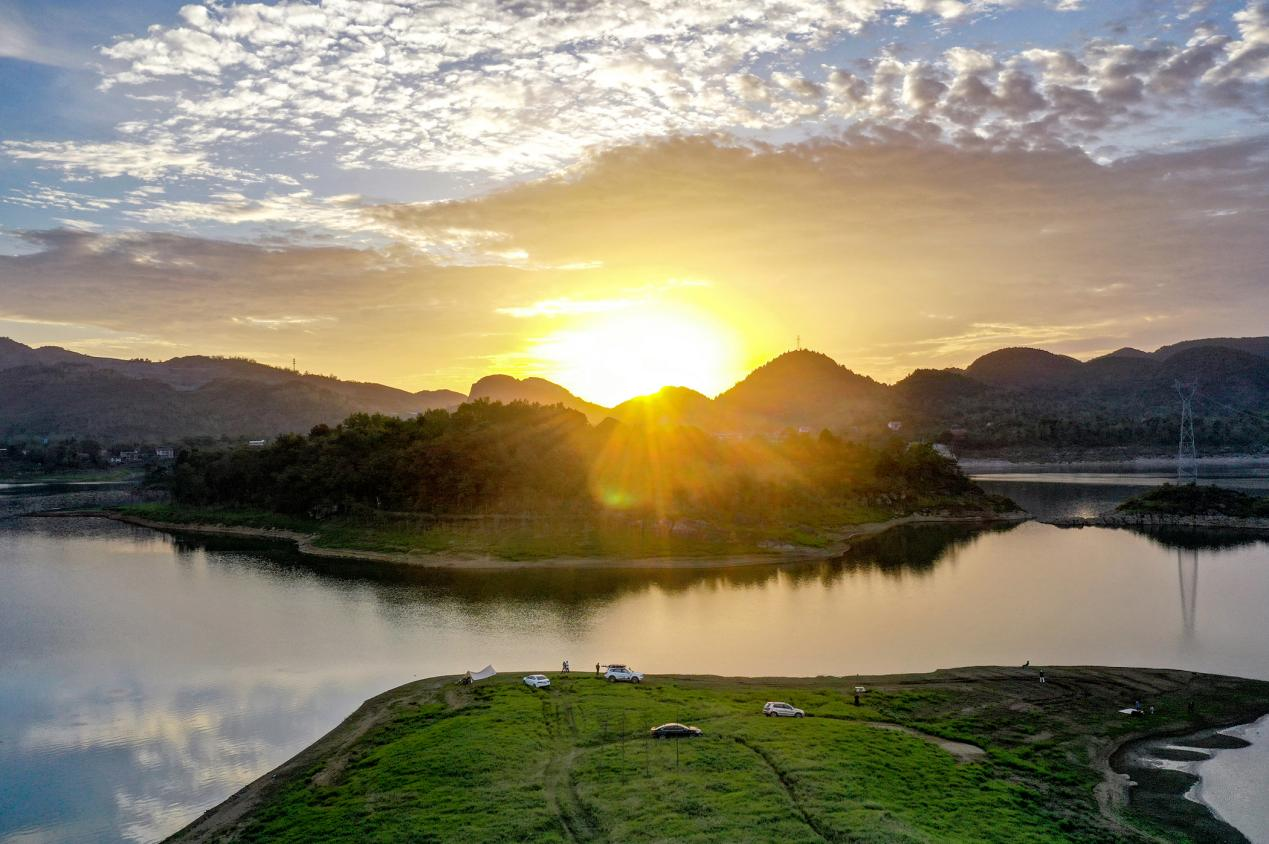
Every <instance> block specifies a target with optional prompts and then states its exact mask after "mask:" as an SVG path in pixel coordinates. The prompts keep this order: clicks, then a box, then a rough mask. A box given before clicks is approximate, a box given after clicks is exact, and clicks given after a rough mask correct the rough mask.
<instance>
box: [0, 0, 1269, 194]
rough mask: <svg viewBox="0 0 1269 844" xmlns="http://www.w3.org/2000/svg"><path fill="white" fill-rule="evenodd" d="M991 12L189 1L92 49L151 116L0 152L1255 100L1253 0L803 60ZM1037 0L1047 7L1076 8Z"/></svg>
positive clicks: (1258, 85) (230, 153)
mask: <svg viewBox="0 0 1269 844" xmlns="http://www.w3.org/2000/svg"><path fill="white" fill-rule="evenodd" d="M1013 5H1015V4H1014V3H1013V2H1012V0H1008V2H1006V0H999V2H997V0H979V2H974V3H963V2H955V0H939V1H938V2H931V0H794V1H793V2H789V3H781V4H778V5H767V6H761V7H755V6H754V5H753V4H751V3H749V2H747V0H722V1H721V2H717V3H711V4H706V5H701V4H694V5H690V7H685V6H684V5H683V4H681V3H677V2H669V0H594V2H587V3H555V2H541V3H537V2H534V3H501V4H489V3H483V2H476V0H459V2H454V3H445V4H421V3H418V4H416V3H412V2H411V3H400V4H365V3H359V2H353V0H323V2H316V3H302V2H281V3H277V4H273V5H266V4H263V3H226V4H208V5H189V6H185V7H183V8H182V10H181V12H180V22H179V23H177V24H175V25H168V26H163V25H156V26H152V27H150V28H149V29H148V30H147V31H146V32H145V33H144V34H142V35H139V36H135V37H131V36H130V37H125V38H121V39H119V40H116V41H115V42H113V43H111V44H109V45H107V46H105V47H104V48H103V49H102V58H103V62H104V70H103V77H102V80H103V81H102V84H103V86H104V87H106V88H109V89H113V90H117V91H126V92H128V94H129V96H132V97H136V98H140V99H142V100H144V101H145V102H146V103H147V104H148V105H149V106H150V107H151V109H150V110H149V111H147V112H143V116H142V117H141V118H139V119H137V120H133V121H129V122H127V123H125V124H122V125H121V131H122V133H123V134H125V135H127V137H126V138H123V139H120V140H116V141H109V142H91V143H83V142H66V141H26V142H22V143H16V142H9V144H7V145H6V148H5V151H6V153H7V154H8V155H9V156H10V157H13V158H18V159H21V160H28V161H36V162H43V163H45V164H46V165H47V166H50V167H56V168H60V169H62V170H63V171H64V172H66V173H68V174H70V175H76V176H87V175H98V176H117V175H131V176H134V177H136V178H140V179H143V180H147V181H154V180H157V179H160V178H163V177H168V176H172V175H175V174H182V175H185V176H192V177H198V178H220V179H224V180H225V181H229V182H232V181H235V180H236V181H244V180H249V179H252V178H254V179H256V180H261V179H267V178H269V176H267V175H264V174H257V173H256V171H255V168H253V167H250V166H247V165H245V164H243V163H242V162H243V161H245V160H251V158H252V156H253V155H258V154H262V153H273V152H276V151H277V150H278V149H280V148H281V149H286V150H288V151H289V152H290V154H293V155H300V156H304V157H305V158H320V159H322V160H324V161H330V162H333V163H335V164H336V165H337V166H338V167H341V168H344V169H350V170H359V169H367V168H376V169H384V168H391V169H402V170H418V171H430V172H438V173H446V174H450V175H454V174H468V175H470V176H472V177H473V178H474V179H475V180H476V181H475V183H476V184H479V185H484V186H488V185H490V184H492V183H494V182H496V181H497V180H503V179H508V178H512V177H516V178H519V177H524V176H536V175H541V174H544V173H547V172H550V171H552V170H556V169H559V168H566V167H569V166H572V165H573V164H575V163H576V162H577V161H578V160H579V159H581V158H583V157H584V156H585V155H587V154H589V153H590V152H591V151H594V150H596V149H606V148H611V147H617V146H624V145H628V144H631V143H638V142H642V141H644V140H647V139H651V138H657V137H665V136H673V135H681V134H703V133H710V132H729V131H736V130H740V129H743V130H747V131H751V132H757V133H764V132H765V133H770V132H775V131H782V130H787V129H789V128H793V127H802V128H810V129H812V130H814V131H818V132H833V131H837V130H840V129H843V128H846V127H850V128H851V131H855V132H860V131H864V132H867V131H872V132H873V133H874V134H876V135H879V136H880V135H884V134H885V133H886V132H890V131H895V130H899V131H904V132H909V133H912V132H918V131H919V132H920V133H921V134H922V135H923V136H925V137H938V138H941V139H943V140H945V141H948V142H952V143H959V144H963V145H973V144H981V143H1009V144H1015V145H1018V144H1021V145H1027V146H1033V147H1043V146H1069V145H1080V146H1083V147H1085V148H1086V149H1095V148H1098V147H1101V146H1104V145H1105V143H1106V141H1107V133H1112V132H1114V131H1117V130H1120V129H1123V130H1128V129H1132V128H1135V127H1140V126H1144V125H1153V123H1154V122H1158V121H1163V120H1166V119H1169V118H1171V117H1172V116H1174V115H1175V113H1176V108H1177V107H1179V106H1183V105H1184V106H1187V107H1192V108H1239V109H1250V110H1253V112H1255V111H1256V110H1258V109H1262V108H1263V107H1264V105H1265V103H1266V101H1267V100H1269V95H1266V82H1265V79H1266V76H1269V71H1267V70H1266V50H1269V45H1267V41H1266V39H1267V36H1266V32H1267V31H1269V27H1267V26H1266V20H1269V12H1266V7H1265V3H1264V2H1258V0H1252V2H1251V3H1249V4H1248V5H1247V6H1246V7H1244V8H1242V9H1240V10H1238V11H1236V13H1234V14H1232V15H1231V16H1229V17H1228V18H1227V19H1226V20H1225V21H1222V22H1220V24H1221V25H1220V26H1219V27H1216V28H1213V26H1212V25H1210V24H1209V23H1206V22H1202V21H1199V20H1198V19H1197V18H1193V19H1190V18H1186V17H1182V18H1179V19H1178V20H1177V21H1175V22H1174V28H1175V31H1177V32H1179V33H1182V36H1183V40H1182V41H1179V42H1170V41H1162V40H1154V41H1150V42H1149V43H1144V44H1121V43H1115V42H1113V41H1106V40H1094V41H1092V42H1090V43H1088V44H1087V45H1086V46H1085V47H1084V49H1082V50H1081V51H1078V52H1077V53H1072V52H1069V51H1062V50H1059V49H1053V48H1046V47H1036V48H1031V49H1027V50H1023V51H1008V50H997V51H996V52H985V51H983V50H975V49H969V48H966V47H964V46H957V47H953V48H950V49H948V50H947V51H946V52H945V53H944V54H943V55H942V56H932V57H930V59H928V60H925V61H920V62H903V61H900V60H898V59H896V58H895V57H894V56H893V55H891V54H890V51H888V50H887V49H883V50H882V51H881V53H880V54H879V55H876V56H874V57H873V58H872V59H871V60H869V61H866V62H864V63H863V66H861V67H853V68H851V69H847V68H840V67H834V66H832V64H831V63H829V62H824V61H821V60H820V57H827V56H830V55H833V54H834V53H835V52H839V51H840V49H841V48H842V47H846V46H849V47H851V48H852V49H854V48H855V43H854V42H855V40H856V39H858V38H860V37H861V35H862V34H863V33H864V30H865V28H866V27H867V26H868V25H869V24H873V23H877V22H880V21H884V20H888V19H896V20H897V17H899V16H903V17H906V16H911V15H918V16H924V17H925V19H926V20H927V21H935V22H939V23H944V24H950V23H952V22H956V21H961V20H963V19H967V18H973V17H974V16H977V15H984V14H992V13H997V12H999V11H1000V10H1001V9H1007V8H1008V7H1011V6H1013ZM1048 6H1049V8H1050V9H1053V10H1054V11H1052V12H1051V14H1064V13H1069V12H1071V11H1073V10H1074V9H1076V8H1077V6H1078V4H1076V3H1071V2H1057V3H1053V2H1050V3H1048ZM1235 32H1236V33H1237V34H1236V35H1234V34H1233V33H1235ZM596 33H602V34H603V37H595V34H596ZM12 37H16V36H12ZM12 37H11V39H12ZM902 46H903V45H901V44H900V45H896V50H900V51H901V50H902ZM222 161H237V162H239V163H238V164H237V165H235V166H228V165H226V164H221V163H218V162H222ZM159 204H161V203H159ZM191 210H192V209H190V208H189V207H186V208H184V209H180V208H173V209H169V210H167V211H155V213H154V216H155V217H156V218H162V217H163V216H164V215H165V214H166V215H167V216H169V217H170V216H173V215H176V214H179V213H181V212H182V211H184V213H187V214H188V213H189V212H190V211H191Z"/></svg>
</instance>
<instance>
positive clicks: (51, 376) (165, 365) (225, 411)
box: [0, 337, 467, 442]
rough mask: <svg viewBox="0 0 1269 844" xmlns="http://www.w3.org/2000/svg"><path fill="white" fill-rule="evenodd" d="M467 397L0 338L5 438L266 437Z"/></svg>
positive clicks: (0, 428)
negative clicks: (95, 352)
mask: <svg viewBox="0 0 1269 844" xmlns="http://www.w3.org/2000/svg"><path fill="white" fill-rule="evenodd" d="M466 399H467V397H466V396H464V395H463V394H462V393H457V392H454V391H452V390H425V391H421V392H419V393H410V392H407V391H406V390H399V389H397V388H395V387H388V386H384V385H383V384H371V383H364V382H360V381H343V380H340V379H338V378H334V377H331V376H325V375H312V374H307V373H299V372H295V371H294V370H290V369H281V368H278V367H274V366H268V365H265V364H262V363H257V362H255V361H252V360H246V359H242V358H217V357H207V356H204V355H194V356H190V357H179V358H172V359H171V360H167V361H158V362H156V361H148V360H118V359H115V358H105V357H95V356H92V355H84V354H79V353H78V352H72V351H68V350H66V349H62V348H58V347H56V346H42V347H40V348H35V349H33V348H31V347H29V346H26V345H23V344H22V343H18V342H16V341H14V340H11V339H9V338H7V337H4V338H0V434H3V435H5V436H7V437H21V436H53V437H56V436H93V437H97V438H100V439H116V440H120V441H126V440H143V441H150V442H157V441H161V440H166V439H177V438H180V437H184V436H221V435H231V436H247V437H268V436H274V435H276V434H278V433H282V432H285V431H306V430H308V429H309V428H311V427H312V426H313V425H315V424H317V423H319V422H325V423H327V424H330V423H334V422H338V421H340V420H341V419H344V418H346V417H347V416H348V415H349V414H350V413H356V412H358V411H365V412H373V413H389V414H394V415H408V414H413V413H421V412H423V411H426V410H430V409H432V408H445V407H457V406H458V405H459V404H462V403H463V402H464V401H466Z"/></svg>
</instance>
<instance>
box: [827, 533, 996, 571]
mask: <svg viewBox="0 0 1269 844" xmlns="http://www.w3.org/2000/svg"><path fill="white" fill-rule="evenodd" d="M1015 527H1017V525H1016V524H1012V523H1004V524H1000V525H991V526H989V527H986V528H981V527H971V526H969V525H908V526H905V527H900V528H896V529H895V530H889V531H886V532H885V533H881V534H878V535H876V536H870V537H868V538H866V539H862V540H860V541H858V542H856V543H855V544H853V545H852V546H851V547H850V548H849V549H848V550H847V552H846V554H845V556H844V557H843V559H842V561H841V563H840V570H841V571H844V572H860V571H868V570H874V571H878V572H881V573H882V574H885V575H888V576H890V577H895V578H902V577H904V576H906V575H916V576H928V575H930V574H932V573H933V572H934V568H935V566H936V565H941V564H954V563H955V561H956V558H957V556H958V555H959V552H960V551H962V550H963V549H965V548H968V547H970V546H971V545H973V544H974V543H975V542H977V541H978V540H979V538H980V537H982V536H984V535H987V534H990V533H1005V532H1007V531H1010V530H1013V529H1014V528H1015Z"/></svg>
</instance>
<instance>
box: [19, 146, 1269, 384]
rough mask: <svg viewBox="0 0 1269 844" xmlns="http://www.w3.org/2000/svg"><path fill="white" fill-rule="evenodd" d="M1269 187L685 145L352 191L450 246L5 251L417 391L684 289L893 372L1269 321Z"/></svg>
mask: <svg viewBox="0 0 1269 844" xmlns="http://www.w3.org/2000/svg"><path fill="white" fill-rule="evenodd" d="M1267 197H1269V139H1260V140H1254V141H1247V142H1241V143H1229V144H1221V145H1208V146H1199V147H1194V148H1190V149H1184V150H1178V151H1175V152H1169V153H1153V154H1144V155H1137V156H1132V157H1127V158H1124V159H1121V160H1119V161H1116V162H1114V163H1110V164H1104V163H1098V162H1096V161H1094V160H1093V159H1091V158H1090V157H1089V156H1087V155H1086V154H1084V153H1083V152H1081V151H1080V150H1078V149H1070V148H1053V149H1044V150H1027V149H1022V148H1012V149H1007V148H1002V149H996V148H991V147H983V148H977V149H964V148H959V147H956V146H954V145H950V144H947V143H940V142H931V141H928V140H923V139H922V138H921V137H920V136H919V135H916V134H904V133H894V134H893V135H892V136H891V137H890V138H888V139H887V140H886V141H884V142H883V141H879V140H877V139H875V138H866V137H865V138H851V139H844V140H841V141H825V140H819V141H812V142H806V143H802V144H793V145H785V146H771V145H764V144H757V143H741V142H739V141H736V140H734V139H729V138H726V137H703V138H700V137H698V138H680V139H675V140H670V141H663V142H658V143H651V144H641V145H634V146H629V147H624V148H620V149H615V150H610V151H607V152H605V153H603V154H597V155H595V156H592V157H591V158H589V159H588V160H587V161H586V163H585V164H584V165H581V166H578V167H575V168H571V169H570V170H569V171H567V172H566V173H561V174H558V175H555V176H551V177H547V178H544V179H540V180H537V181H533V182H529V183H525V184H520V185H517V186H514V187H510V188H507V189H504V190H499V191H495V192H492V193H488V194H484V195H480V196H476V197H472V198H470V199H465V200H456V201H450V202H433V203H426V204H417V205H415V204H405V205H400V204H397V205H367V204H365V202H364V200H357V208H358V213H360V214H362V215H364V216H365V217H366V219H367V220H368V222H367V225H368V226H376V227H379V228H380V230H382V231H401V232H408V233H412V235H413V236H416V237H417V238H418V239H419V242H437V241H440V240H441V239H444V238H448V239H449V243H450V244H451V246H450V249H451V250H452V251H451V252H450V253H445V254H443V255H442V256H441V257H439V258H438V257H437V255H436V254H431V253H427V252H420V251H418V250H415V249H400V248H393V247H380V248H364V247H363V248H351V247H327V248H317V247H304V246H296V245H288V244H287V243H286V242H285V241H280V242H278V243H277V244H275V245H273V246H267V247H266V246H261V245H251V244H243V243H233V242H225V241H216V240H210V239H206V238H195V237H186V236H178V235H173V234H156V233H143V232H131V233H115V234H108V233H94V232H86V231H70V230H57V231H48V232H28V233H26V235H25V237H26V238H27V240H28V242H29V243H30V244H31V245H32V247H33V248H35V249H36V250H37V251H35V252H33V253H31V254H26V255H20V256H11V257H0V313H4V314H7V315H10V316H12V317H14V318H16V319H23V320H31V321H39V320H47V321H56V322H62V323H75V324H77V325H80V326H85V325H86V326H95V327H96V328H97V329H98V330H99V331H100V332H101V333H102V334H101V336H102V337H104V338H114V339H111V340H110V347H111V348H115V347H117V346H118V342H117V338H119V337H126V336H138V337H146V338H151V339H152V340H153V341H154V342H166V343H172V344H175V345H176V346H177V347H179V348H181V349H183V350H187V351H189V352H203V353H238V354H249V355H256V356H259V357H261V358H263V359H265V360H269V361H273V362H279V363H281V362H288V363H289V361H290V359H291V357H292V356H297V357H299V358H300V359H301V360H302V361H304V362H305V366H307V367H310V368H313V369H317V370H320V371H335V372H339V373H341V374H343V375H345V376H350V377H358V378H363V379H372V380H386V381H388V382H391V383H398V384H401V385H403V386H409V387H413V388H416V389H418V388H423V387H436V386H458V387H462V386H464V382H466V383H470V382H471V381H472V380H474V379H475V378H476V377H479V376H480V375H483V374H487V373H486V368H487V367H488V366H489V365H490V364H489V363H488V361H490V360H497V361H504V362H505V361H515V362H517V366H522V367H528V366H529V365H530V363H531V361H530V358H529V357H526V354H525V353H526V350H527V349H529V348H530V346H531V344H532V342H533V341H534V336H535V335H534V332H535V331H536V330H537V329H539V328H541V327H542V323H541V322H534V320H538V321H541V320H560V321H567V322H568V324H570V325H574V324H585V323H586V320H588V319H589V318H592V317H595V316H598V315H602V314H604V313H606V312H610V311H615V310H619V309H621V308H622V307H625V304H626V303H644V302H647V301H650V300H657V301H662V300H665V301H669V300H671V299H672V300H673V302H674V303H676V304H680V305H687V306H689V307H690V308H692V309H695V310H698V311H701V312H706V313H710V314H711V315H712V317H713V318H714V319H717V320H718V321H719V322H721V323H725V324H728V325H730V326H732V327H733V328H734V329H735V330H737V331H738V332H740V333H743V334H744V335H745V336H746V338H747V341H746V342H747V344H748V346H749V348H750V350H751V352H752V353H753V354H754V355H756V356H757V357H758V360H757V361H754V362H760V361H761V359H762V358H763V357H765V356H767V355H769V354H773V353H775V352H778V351H780V350H782V349H783V348H786V347H787V345H788V342H789V339H790V337H792V336H795V335H797V334H801V335H802V336H803V337H804V338H805V339H806V340H807V342H808V343H809V344H811V345H813V346H815V347H817V348H821V349H823V350H825V351H827V352H829V353H831V354H833V355H834V356H836V357H838V358H839V359H841V360H843V361H844V362H846V363H847V364H848V365H849V364H851V363H852V362H855V363H856V365H859V366H861V367H862V368H864V369H865V370H866V371H868V373H869V374H873V375H876V376H880V377H898V376H901V375H903V374H906V372H907V371H910V370H911V369H912V368H915V367H917V366H930V365H963V364H965V363H967V362H968V361H969V360H970V359H971V358H972V357H973V356H974V355H975V354H977V353H979V352H981V351H985V350H986V349H987V348H992V347H994V345H1007V344H1018V343H1041V344H1060V345H1061V346H1062V347H1063V348H1064V349H1065V350H1066V351H1068V352H1076V353H1078V352H1080V351H1081V349H1083V350H1086V351H1091V350H1094V349H1102V348H1105V347H1107V345H1108V343H1110V341H1109V340H1108V339H1107V338H1112V337H1113V338H1115V345H1138V346H1150V345H1152V344H1155V345H1158V344H1162V343H1165V342H1171V341H1174V340H1179V339H1183V338H1185V337H1190V336H1197V335H1202V334H1204V333H1210V334H1222V335H1228V334H1253V333H1257V332H1262V331H1263V325H1261V324H1260V322H1258V319H1259V314H1261V313H1263V312H1265V310H1266V309H1269V289H1267V288H1266V287H1265V285H1264V278H1265V275H1266V272H1267V271H1269V246H1267V245H1266V243H1265V241H1264V238H1263V237H1262V236H1261V235H1262V234H1263V232H1264V231H1265V230H1266V228H1267V227H1269V198H1267ZM224 201H227V202H235V201H237V200H236V199H235V198H234V197H228V196H227V197H225V198H224ZM350 201H351V200H350ZM512 254H513V255H515V256H517V257H515V258H514V259H509V258H508V255H512ZM565 267H567V268H568V269H564V268H565ZM928 314H938V315H939V319H937V320H932V319H930V318H929V317H928V316H927V315H928ZM1053 314H1061V318H1060V319H1055V318H1054V317H1053V316H1052V315H1053ZM1161 315H1162V318H1161ZM41 330H42V329H41V327H40V325H38V323H37V322H33V323H30V324H29V328H28V329H27V330H26V333H21V332H19V333H20V334H21V336H22V337H35V336H36V335H37V334H38V333H39V332H40V331H41ZM50 330H51V329H50ZM77 331H79V334H78V335H77V336H81V337H86V338H89V339H91V337H90V336H89V335H88V334H86V333H85V332H83V331H80V330H78V329H77ZM39 336H44V335H42V334H41V335H39ZM538 339H539V340H540V339H541V338H538ZM104 342H106V341H104V340H103V343H104ZM151 347H152V344H151V345H147V346H146V348H147V349H149V348H151ZM513 374H520V375H523V374H533V373H532V372H531V371H529V370H527V369H521V370H520V371H517V372H515V373H513Z"/></svg>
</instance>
